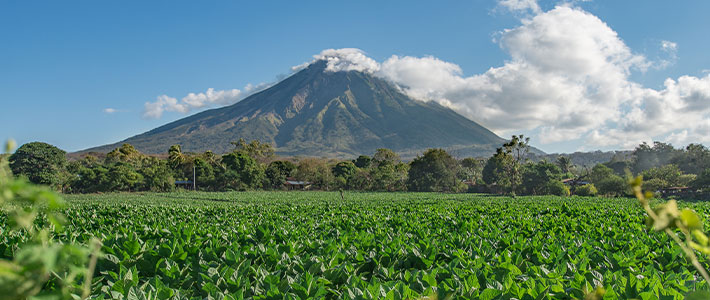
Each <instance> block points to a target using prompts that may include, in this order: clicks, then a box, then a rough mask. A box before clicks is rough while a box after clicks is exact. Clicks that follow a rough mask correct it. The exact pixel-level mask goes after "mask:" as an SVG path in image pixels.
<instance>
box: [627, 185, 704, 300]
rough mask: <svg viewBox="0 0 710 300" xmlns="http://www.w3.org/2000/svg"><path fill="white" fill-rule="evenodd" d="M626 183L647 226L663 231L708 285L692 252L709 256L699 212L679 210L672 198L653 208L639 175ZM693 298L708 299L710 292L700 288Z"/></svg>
mask: <svg viewBox="0 0 710 300" xmlns="http://www.w3.org/2000/svg"><path fill="white" fill-rule="evenodd" d="M629 184H630V185H631V187H632V190H633V191H634V194H635V195H636V198H637V199H638V200H639V203H640V204H641V206H642V207H643V208H644V210H645V211H646V213H647V214H648V219H647V224H648V225H649V227H651V228H653V229H654V230H655V231H663V232H665V233H666V234H667V235H668V236H669V237H670V238H671V239H673V241H674V242H675V243H676V244H678V246H679V247H680V248H681V249H682V250H683V253H684V254H685V256H686V257H687V258H688V260H689V261H690V262H691V263H692V265H693V267H695V269H696V270H697V271H698V273H700V275H701V276H702V277H703V279H704V280H705V284H706V288H707V285H709V284H710V275H708V272H707V270H706V269H705V267H703V265H702V264H701V263H700V261H699V260H698V256H697V255H696V254H695V251H698V252H701V253H703V254H706V255H708V254H710V245H709V243H708V240H709V239H708V236H707V235H706V234H705V233H704V232H703V223H702V221H701V219H700V217H699V216H698V214H697V213H696V212H695V211H693V210H692V209H690V208H687V207H686V208H683V209H682V210H680V209H678V203H677V202H676V201H675V200H669V201H668V202H666V203H664V204H660V205H658V206H656V207H655V208H652V207H651V205H650V201H649V199H651V198H653V193H652V192H649V191H646V192H643V190H642V187H643V177H642V176H638V177H635V178H633V179H630V180H629ZM676 230H678V231H680V233H681V234H682V237H684V238H685V240H684V239H683V238H681V236H678V234H676ZM694 250H695V251H694ZM695 298H697V299H710V292H708V291H705V290H703V291H695V292H692V293H690V294H688V299H695Z"/></svg>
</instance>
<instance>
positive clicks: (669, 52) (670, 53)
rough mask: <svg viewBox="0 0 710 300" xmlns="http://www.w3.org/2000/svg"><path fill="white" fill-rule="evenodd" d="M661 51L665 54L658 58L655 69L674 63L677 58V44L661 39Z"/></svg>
mask: <svg viewBox="0 0 710 300" xmlns="http://www.w3.org/2000/svg"><path fill="white" fill-rule="evenodd" d="M661 51H662V52H663V53H664V55H665V56H666V57H665V58H662V59H659V60H658V62H657V63H656V66H655V67H656V69H665V68H667V67H669V66H672V65H673V64H675V62H676V61H677V60H678V44H677V43H674V42H671V41H665V40H664V41H661Z"/></svg>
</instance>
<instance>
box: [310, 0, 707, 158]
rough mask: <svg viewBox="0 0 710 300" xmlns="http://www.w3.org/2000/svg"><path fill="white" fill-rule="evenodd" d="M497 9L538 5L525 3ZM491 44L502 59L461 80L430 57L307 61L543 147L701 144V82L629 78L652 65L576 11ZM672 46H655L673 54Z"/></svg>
mask: <svg viewBox="0 0 710 300" xmlns="http://www.w3.org/2000/svg"><path fill="white" fill-rule="evenodd" d="M500 3H501V5H504V6H506V7H510V8H511V9H513V8H516V9H525V8H527V9H530V10H533V11H535V10H536V9H535V8H534V7H537V6H536V5H537V4H536V3H535V2H534V1H501V2H500ZM526 3H527V4H526ZM530 3H534V4H535V6H531V5H532V4H530ZM537 9H539V7H538V8H537ZM498 41H499V43H500V47H501V48H502V49H503V50H505V51H506V52H508V53H509V54H510V57H511V58H510V60H509V61H506V62H505V63H504V64H503V65H502V66H499V67H492V68H490V69H489V70H488V71H486V72H485V73H482V74H477V75H473V76H468V77H467V76H463V75H462V74H463V72H462V70H461V68H460V67H459V66H458V65H456V64H453V63H450V62H446V61H442V60H440V59H438V58H435V57H431V56H426V57H411V56H392V57H390V58H389V59H387V60H385V61H384V62H382V63H381V64H379V63H377V62H375V61H374V60H371V59H369V58H367V57H366V56H365V55H364V53H363V52H362V51H360V50H357V49H340V50H333V49H329V50H326V51H324V52H323V53H321V54H320V55H317V56H315V58H316V59H326V60H328V62H329V64H328V66H329V70H328V71H336V70H343V71H347V70H359V71H362V70H365V71H368V72H371V73H373V74H375V75H377V76H380V77H382V78H385V79H387V80H389V81H391V82H393V83H395V84H397V85H398V86H399V87H400V88H401V89H402V90H403V91H404V92H405V93H407V94H408V95H410V96H412V97H414V98H417V99H420V100H424V101H437V102H439V103H441V104H443V105H446V106H449V107H451V108H453V109H454V110H456V111H458V112H459V113H461V114H463V115H465V116H468V117H469V118H471V119H472V120H475V121H477V122H479V123H481V124H482V125H484V126H486V127H488V128H490V129H492V130H494V131H495V132H496V133H499V134H501V135H507V134H510V133H517V132H520V131H535V132H538V133H539V134H538V136H536V137H534V138H535V139H536V140H538V141H540V142H542V143H554V142H562V141H570V140H577V141H580V142H581V143H582V144H585V145H586V146H585V148H588V149H593V148H599V147H623V148H632V147H633V146H635V145H637V144H638V143H639V142H641V141H651V140H655V139H661V140H667V141H672V142H676V143H679V144H684V143H687V142H691V141H693V142H706V143H707V142H710V141H709V140H708V139H709V137H710V135H709V134H708V133H710V75H707V76H705V77H702V78H698V77H693V76H681V77H679V78H677V79H670V78H669V79H668V80H666V82H665V84H664V87H663V88H662V89H650V88H646V87H643V86H642V85H641V84H639V83H636V82H633V81H631V80H630V75H631V74H632V73H633V72H634V71H645V70H647V69H648V68H650V67H655V64H656V62H651V61H649V60H648V59H647V58H646V57H645V56H643V55H641V54H637V53H634V52H633V51H632V50H631V49H630V48H629V47H628V46H627V45H626V44H625V43H624V42H623V40H622V39H621V38H620V37H619V36H618V34H617V33H616V32H615V31H614V30H613V29H611V28H610V27H609V26H608V25H607V24H606V23H604V22H603V21H602V20H600V19H599V18H598V17H596V16H594V15H592V14H590V13H588V12H586V11H584V10H582V9H580V8H577V7H574V6H573V5H569V4H567V5H561V6H557V7H555V8H554V9H551V10H549V11H546V12H542V11H539V12H538V13H537V14H536V15H535V16H533V17H529V18H524V19H522V20H521V25H520V26H518V27H515V28H512V29H506V30H503V31H501V32H500V34H499V39H498ZM677 48H678V45H677V44H675V43H673V42H670V41H663V42H662V43H661V50H662V51H664V52H666V53H669V54H672V55H675V51H677ZM350 59H352V60H350ZM331 62H332V64H331Z"/></svg>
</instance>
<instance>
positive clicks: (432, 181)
mask: <svg viewBox="0 0 710 300" xmlns="http://www.w3.org/2000/svg"><path fill="white" fill-rule="evenodd" d="M458 167H459V165H458V162H457V161H456V159H455V158H453V157H452V156H451V155H450V154H449V153H447V152H446V151H444V150H443V149H429V150H427V151H425V152H424V154H423V155H422V156H417V158H415V159H414V160H413V161H412V162H411V163H410V164H409V179H408V181H407V187H408V188H409V190H410V191H420V192H456V191H458V190H459V189H460V182H459V180H458V178H457V176H456V175H457V173H458V170H457V169H458Z"/></svg>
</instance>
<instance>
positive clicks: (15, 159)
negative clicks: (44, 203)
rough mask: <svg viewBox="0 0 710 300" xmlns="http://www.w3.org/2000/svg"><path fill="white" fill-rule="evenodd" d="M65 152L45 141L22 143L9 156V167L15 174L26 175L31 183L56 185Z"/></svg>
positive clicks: (64, 160)
mask: <svg viewBox="0 0 710 300" xmlns="http://www.w3.org/2000/svg"><path fill="white" fill-rule="evenodd" d="M66 162H67V159H66V152H64V151H63V150H61V149H59V148H57V147H54V146H52V145H50V144H47V143H42V142H32V143H27V144H24V145H22V146H21V147H20V148H19V149H17V151H15V153H14V154H12V155H11V156H10V168H11V169H12V172H13V173H14V174H15V175H22V176H25V177H27V179H29V180H30V182H32V183H36V184H46V185H50V186H56V185H58V184H59V183H60V182H61V173H62V171H63V169H64V167H65V165H66Z"/></svg>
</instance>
